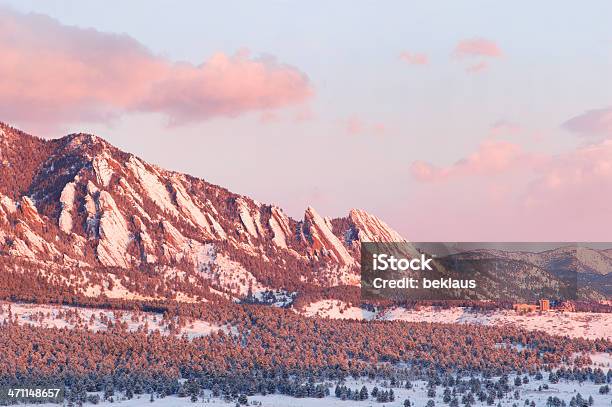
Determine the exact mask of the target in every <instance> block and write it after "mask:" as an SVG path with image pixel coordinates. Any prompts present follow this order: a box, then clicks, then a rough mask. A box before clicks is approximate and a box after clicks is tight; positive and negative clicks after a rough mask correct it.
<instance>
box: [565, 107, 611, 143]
mask: <svg viewBox="0 0 612 407" xmlns="http://www.w3.org/2000/svg"><path fill="white" fill-rule="evenodd" d="M561 126H562V127H563V128H564V129H566V130H569V131H571V132H572V133H576V134H578V135H580V136H586V137H588V136H606V137H612V108H604V109H592V110H587V111H586V112H584V113H582V114H580V115H578V116H576V117H573V118H571V119H569V120H568V121H566V122H565V123H563V124H562V125H561Z"/></svg>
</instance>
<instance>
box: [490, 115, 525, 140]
mask: <svg viewBox="0 0 612 407" xmlns="http://www.w3.org/2000/svg"><path fill="white" fill-rule="evenodd" d="M521 130H522V128H521V126H520V125H518V124H516V123H514V122H511V121H508V120H503V119H500V120H498V121H496V122H495V123H493V124H492V125H491V130H490V135H491V136H493V137H497V136H501V135H504V136H509V135H516V134H518V133H520V132H521Z"/></svg>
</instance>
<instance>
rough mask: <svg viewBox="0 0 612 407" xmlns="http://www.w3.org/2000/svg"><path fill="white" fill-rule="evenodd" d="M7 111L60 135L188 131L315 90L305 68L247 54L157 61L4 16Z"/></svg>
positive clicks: (106, 38) (2, 89) (115, 43)
mask: <svg viewBox="0 0 612 407" xmlns="http://www.w3.org/2000/svg"><path fill="white" fill-rule="evenodd" d="M0 55H2V63H1V64H0V110H1V111H2V112H3V113H4V115H5V117H3V119H5V120H7V119H8V120H14V121H17V122H28V123H38V124H45V125H48V126H55V125H58V124H63V123H67V122H78V121H103V120H107V119H108V118H109V117H113V116H117V115H120V114H123V113H126V112H131V111H140V112H158V113H162V114H164V115H166V116H167V117H168V118H169V120H170V122H172V123H175V124H181V123H185V122H190V121H198V120H205V119H207V118H210V117H213V116H236V115H240V114H243V113H246V112H250V111H257V110H269V109H275V108H279V107H284V106H287V105H291V104H297V103H300V102H303V101H304V100H306V99H308V98H309V97H310V96H311V95H312V93H313V91H312V88H311V85H310V82H309V80H308V78H307V77H306V76H305V75H304V74H303V73H301V72H300V71H298V70H297V69H295V68H293V67H290V66H288V65H285V64H282V63H279V62H278V61H276V60H274V59H272V58H253V57H251V56H250V55H249V53H248V52H246V51H241V52H238V53H236V54H234V55H226V54H223V53H218V54H215V55H213V56H212V57H211V58H210V59H209V60H208V61H205V62H204V63H202V64H200V65H193V64H190V63H176V62H173V61H169V60H168V59H166V58H162V57H160V56H157V55H154V54H153V53H151V51H149V50H148V49H147V48H146V47H144V46H143V45H142V44H140V43H139V42H137V41H136V40H134V39H133V38H130V37H129V36H127V35H117V34H111V33H105V32H100V31H96V30H93V29H83V28H78V27H72V26H66V25H62V24H61V23H59V22H58V21H56V20H54V19H52V18H50V17H47V16H44V15H39V14H27V15H24V14H19V13H17V12H13V11H10V10H8V9H5V8H0Z"/></svg>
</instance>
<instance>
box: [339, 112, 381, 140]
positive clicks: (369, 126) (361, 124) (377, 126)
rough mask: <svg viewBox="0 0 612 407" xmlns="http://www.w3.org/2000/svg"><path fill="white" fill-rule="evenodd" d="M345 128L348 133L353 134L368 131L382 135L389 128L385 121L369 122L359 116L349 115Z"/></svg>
mask: <svg viewBox="0 0 612 407" xmlns="http://www.w3.org/2000/svg"><path fill="white" fill-rule="evenodd" d="M345 129H346V132H347V133H348V134H350V135H353V136H355V135H359V134H366V133H370V134H375V135H382V134H384V133H385V132H386V130H387V129H386V126H385V125H384V124H383V123H368V122H365V121H364V120H363V119H361V118H359V117H357V116H351V117H349V119H348V120H347V121H346V127H345Z"/></svg>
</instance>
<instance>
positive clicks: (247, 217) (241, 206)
mask: <svg viewBox="0 0 612 407" xmlns="http://www.w3.org/2000/svg"><path fill="white" fill-rule="evenodd" d="M236 204H237V205H238V215H239V216H240V220H241V221H242V224H243V225H244V228H245V229H246V231H247V232H248V233H249V235H251V236H253V237H257V228H256V227H255V222H254V221H253V218H252V217H251V212H250V210H249V206H248V205H247V203H246V202H245V201H244V199H242V198H238V199H236Z"/></svg>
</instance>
